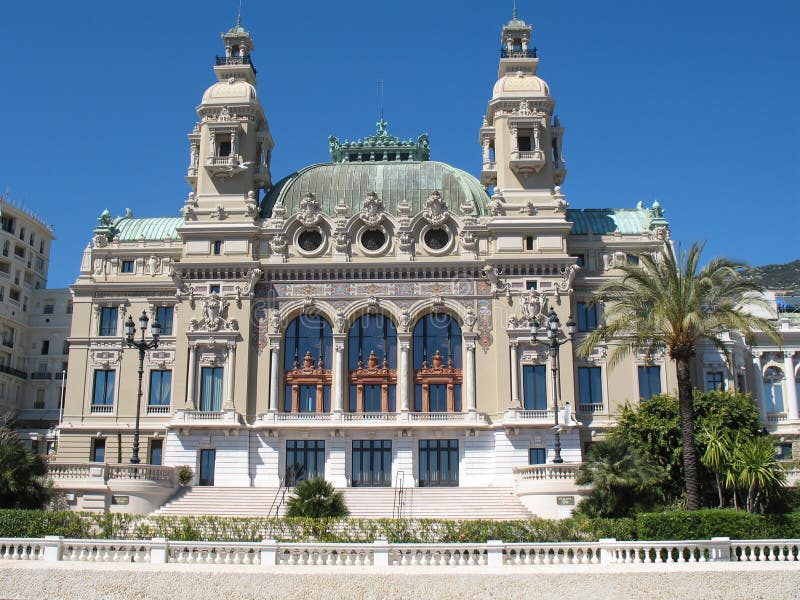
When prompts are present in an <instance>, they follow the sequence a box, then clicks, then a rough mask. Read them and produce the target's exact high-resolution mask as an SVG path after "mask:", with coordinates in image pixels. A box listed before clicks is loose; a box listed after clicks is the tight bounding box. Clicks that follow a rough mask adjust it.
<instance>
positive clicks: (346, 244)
mask: <svg viewBox="0 0 800 600" xmlns="http://www.w3.org/2000/svg"><path fill="white" fill-rule="evenodd" d="M333 243H334V246H335V247H336V252H339V253H341V254H346V253H347V251H348V249H349V248H350V236H349V235H348V234H347V232H346V231H344V230H337V231H335V232H334V234H333Z"/></svg>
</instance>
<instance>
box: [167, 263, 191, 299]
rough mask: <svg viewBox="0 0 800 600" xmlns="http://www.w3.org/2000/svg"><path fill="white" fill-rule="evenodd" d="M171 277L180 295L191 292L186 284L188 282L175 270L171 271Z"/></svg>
mask: <svg viewBox="0 0 800 600" xmlns="http://www.w3.org/2000/svg"><path fill="white" fill-rule="evenodd" d="M169 276H170V279H172V283H173V284H174V285H175V289H176V290H177V294H178V295H181V294H185V293H187V292H188V291H189V286H188V284H187V283H186V280H184V279H183V277H181V276H180V274H179V273H178V272H177V271H176V270H175V269H170V271H169Z"/></svg>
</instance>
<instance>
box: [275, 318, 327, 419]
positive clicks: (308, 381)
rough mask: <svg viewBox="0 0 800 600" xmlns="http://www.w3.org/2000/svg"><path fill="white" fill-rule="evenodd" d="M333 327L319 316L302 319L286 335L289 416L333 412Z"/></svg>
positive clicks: (290, 326)
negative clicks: (330, 365) (302, 413)
mask: <svg viewBox="0 0 800 600" xmlns="http://www.w3.org/2000/svg"><path fill="white" fill-rule="evenodd" d="M332 342H333V336H332V332H331V325H330V323H328V321H326V320H325V319H323V318H322V317H320V316H318V315H314V316H307V315H301V316H299V317H297V318H296V319H294V320H293V321H292V322H291V323H289V327H288V328H287V329H286V335H285V343H284V348H285V353H284V369H285V371H286V372H285V375H286V377H285V382H286V394H285V396H284V410H285V411H286V412H329V411H330V409H331V383H332V382H333V372H332V371H331V369H330V368H328V365H329V363H330V362H331V357H332V354H331V350H332Z"/></svg>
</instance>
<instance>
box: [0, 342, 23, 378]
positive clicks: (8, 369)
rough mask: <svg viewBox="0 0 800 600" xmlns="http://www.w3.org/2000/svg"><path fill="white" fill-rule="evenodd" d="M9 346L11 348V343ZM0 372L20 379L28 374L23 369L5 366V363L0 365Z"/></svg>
mask: <svg viewBox="0 0 800 600" xmlns="http://www.w3.org/2000/svg"><path fill="white" fill-rule="evenodd" d="M10 347H12V348H13V345H12V346H10ZM0 373H6V374H8V375H13V376H14V377H19V378H20V379H27V378H28V374H27V373H26V372H25V371H20V370H19V369H15V368H13V367H7V366H6V365H0Z"/></svg>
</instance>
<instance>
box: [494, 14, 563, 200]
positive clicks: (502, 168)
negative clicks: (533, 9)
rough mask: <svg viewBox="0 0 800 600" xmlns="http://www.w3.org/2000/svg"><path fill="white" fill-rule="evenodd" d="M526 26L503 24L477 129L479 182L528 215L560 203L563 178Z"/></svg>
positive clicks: (555, 126)
mask: <svg viewBox="0 0 800 600" xmlns="http://www.w3.org/2000/svg"><path fill="white" fill-rule="evenodd" d="M532 29H533V28H532V27H531V26H530V25H528V24H527V23H526V22H525V21H523V20H522V19H519V18H518V17H517V12H516V9H515V10H514V16H513V18H512V19H511V20H510V21H509V22H508V23H506V24H505V25H504V26H503V32H502V36H501V44H502V45H501V48H500V65H499V68H498V72H497V77H498V79H497V83H495V85H494V90H493V93H492V99H491V100H490V101H489V106H488V109H487V112H486V117H485V118H484V122H483V125H482V127H481V130H480V141H481V145H482V147H483V169H482V172H481V182H482V183H483V184H484V185H486V186H495V194H494V197H495V200H496V202H499V203H504V204H507V205H509V206H511V207H529V209H530V210H529V212H530V214H534V213H535V212H538V211H543V212H545V213H547V212H552V211H553V210H555V209H559V208H560V207H563V205H564V204H565V203H564V200H563V196H561V193H560V189H558V188H557V186H560V185H561V184H562V183H563V181H564V178H565V176H566V169H565V167H564V159H563V157H562V154H561V144H562V143H561V140H562V136H563V133H564V130H563V129H562V128H561V126H560V124H559V122H558V118H557V117H555V116H554V115H553V109H554V107H555V101H554V100H553V99H552V97H551V96H550V88H549V86H548V85H547V83H546V82H545V81H544V80H543V79H541V78H540V77H538V76H537V74H536V71H537V69H538V67H539V58H538V57H537V52H536V48H535V47H532V46H531V33H532Z"/></svg>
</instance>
